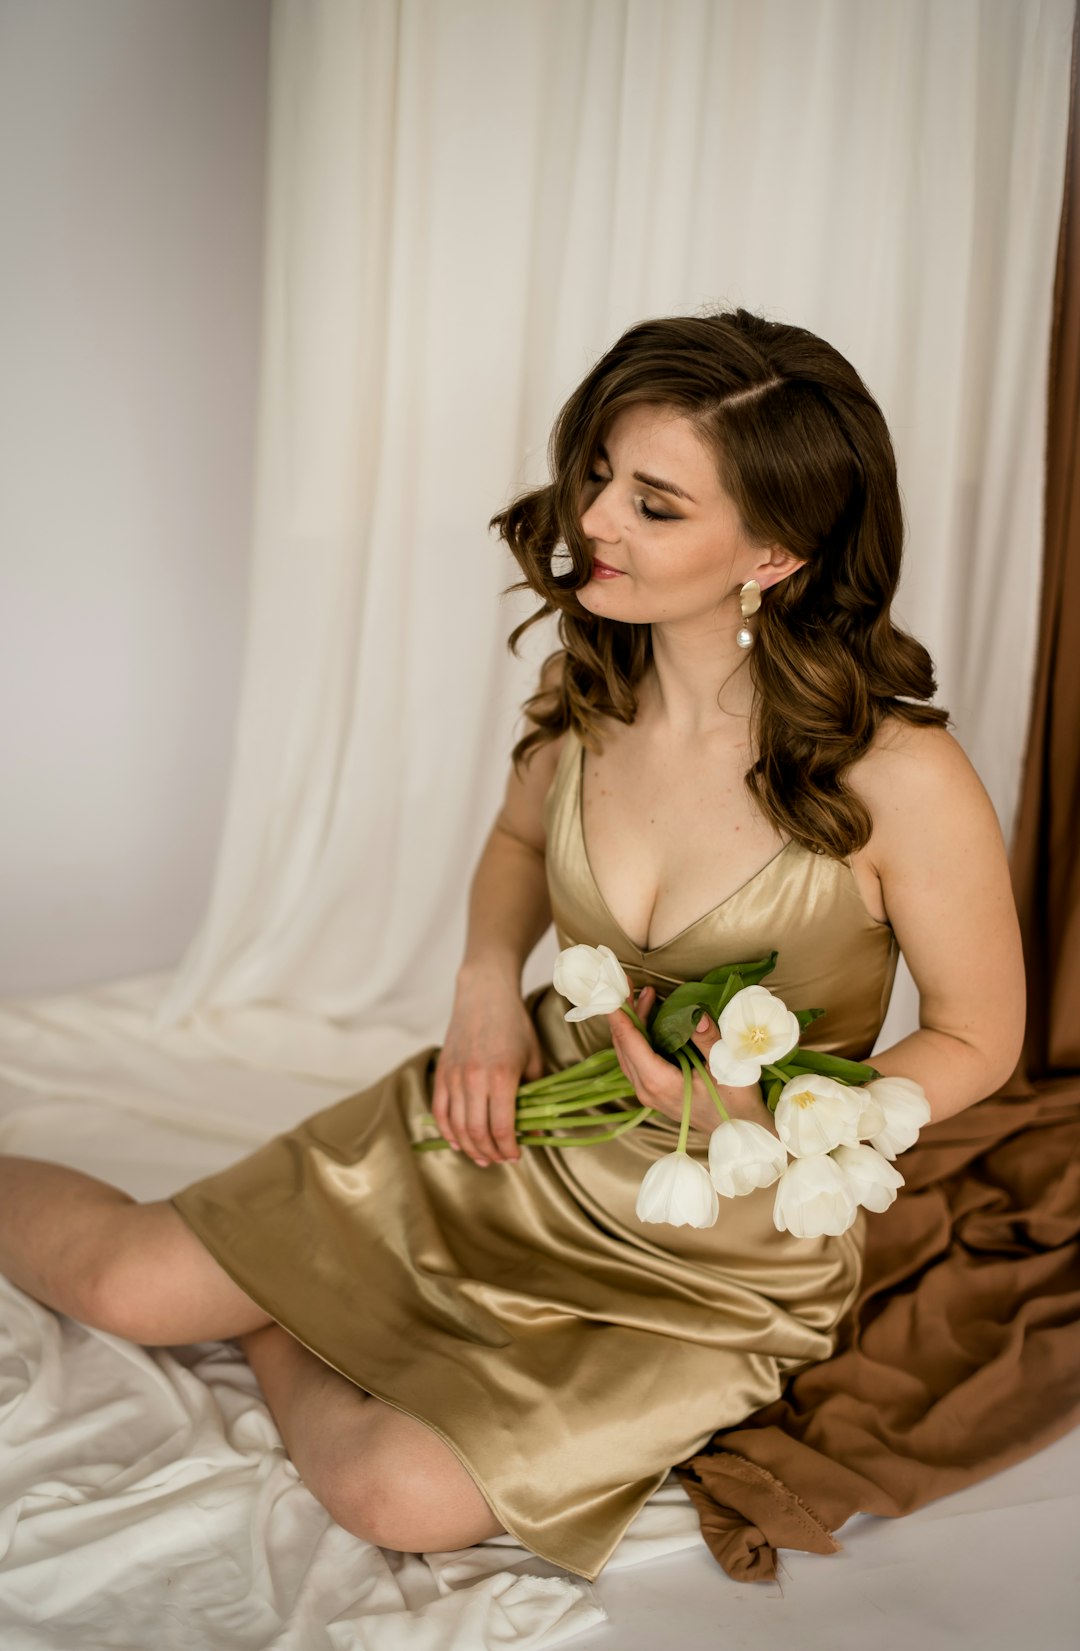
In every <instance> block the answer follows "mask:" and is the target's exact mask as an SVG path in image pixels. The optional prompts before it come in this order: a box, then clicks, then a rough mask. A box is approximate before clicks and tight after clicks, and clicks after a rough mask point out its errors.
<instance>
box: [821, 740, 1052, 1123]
mask: <svg viewBox="0 0 1080 1651" xmlns="http://www.w3.org/2000/svg"><path fill="white" fill-rule="evenodd" d="M850 779H851V782H852V789H853V790H854V791H856V792H857V794H858V795H859V796H860V797H862V799H863V801H864V802H865V803H866V804H867V807H868V808H869V809H870V813H871V817H872V819H873V822H874V830H873V836H872V838H871V841H870V844H869V845H868V850H867V853H868V858H869V859H870V862H871V864H872V865H873V866H874V867H875V869H876V871H877V874H878V876H879V878H880V879H881V887H882V894H883V897H884V901H885V910H886V912H887V913H888V916H889V921H890V923H891V924H892V927H893V930H894V932H895V934H896V938H897V940H898V941H899V943H900V950H901V951H902V953H903V955H904V958H905V960H906V962H907V965H908V968H909V969H910V970H911V974H912V977H913V979H914V981H915V984H916V986H917V987H918V990H919V1030H918V1031H917V1032H912V1033H910V1034H909V1035H908V1036H907V1037H905V1038H901V1039H900V1041H899V1043H894V1044H892V1045H890V1047H889V1048H888V1049H883V1050H880V1051H879V1052H878V1053H877V1054H876V1055H873V1056H870V1057H869V1060H870V1064H871V1065H872V1066H874V1067H876V1068H877V1070H878V1071H879V1072H880V1073H881V1074H882V1076H888V1077H903V1078H913V1079H914V1080H915V1082H916V1083H918V1084H921V1085H922V1088H923V1090H924V1091H925V1093H926V1098H927V1100H928V1101H929V1103H930V1119H931V1122H932V1123H936V1122H939V1121H940V1120H941V1119H943V1118H950V1117H952V1115H953V1114H954V1113H956V1112H962V1111H963V1110H964V1108H965V1107H968V1106H971V1105H972V1104H973V1102H975V1101H978V1100H982V1099H983V1098H984V1097H985V1096H987V1095H990V1094H992V1093H993V1092H994V1090H996V1089H997V1088H998V1087H999V1086H1000V1085H1001V1084H1003V1083H1004V1082H1005V1081H1006V1079H1007V1078H1009V1077H1010V1076H1011V1074H1012V1072H1013V1070H1014V1069H1015V1066H1016V1062H1017V1060H1018V1059H1019V1056H1020V1051H1021V1048H1022V1045H1023V1037H1024V1023H1025V1016H1026V1009H1027V1002H1026V988H1025V980H1024V957H1023V949H1022V946H1021V940H1020V925H1019V921H1018V919H1017V914H1016V904H1015V901H1014V899H1013V892H1012V883H1011V880H1010V875H1009V864H1008V857H1007V852H1006V847H1005V841H1004V838H1003V836H1002V832H1001V827H1000V825H999V823H998V818H997V815H996V813H995V812H994V806H993V804H992V803H991V801H990V798H989V796H988V795H987V793H986V790H985V788H984V786H983V784H982V781H981V780H980V779H979V776H978V774H977V773H976V772H975V769H974V768H973V767H972V765H971V762H970V761H969V760H968V757H967V755H966V754H965V752H964V749H963V747H962V746H961V745H960V744H959V742H958V741H957V740H956V739H954V738H953V736H952V735H951V734H950V733H949V732H948V731H947V730H946V729H944V728H936V727H925V726H921V727H913V726H911V725H910V724H896V725H895V728H894V731H892V732H891V734H890V737H889V738H888V739H887V740H886V741H884V742H882V743H881V744H880V745H879V746H878V747H877V748H876V749H875V750H874V751H873V752H872V754H871V755H870V756H869V757H867V758H864V759H863V760H862V761H861V762H860V763H859V764H858V765H856V767H855V768H854V769H852V771H851V775H850Z"/></svg>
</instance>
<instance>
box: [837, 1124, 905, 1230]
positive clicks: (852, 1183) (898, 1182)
mask: <svg viewBox="0 0 1080 1651" xmlns="http://www.w3.org/2000/svg"><path fill="white" fill-rule="evenodd" d="M829 1157H830V1158H831V1159H832V1161H833V1163H834V1164H839V1165H840V1168H841V1169H842V1170H843V1172H844V1174H845V1175H846V1176H847V1182H848V1186H849V1187H850V1188H851V1191H852V1193H853V1195H854V1197H855V1202H856V1203H857V1204H861V1205H862V1207H863V1209H864V1210H875V1211H876V1212H877V1214H878V1215H880V1214H881V1213H882V1212H883V1211H884V1210H887V1209H888V1207H889V1205H890V1204H893V1203H895V1201H896V1191H897V1188H898V1187H902V1186H903V1184H904V1177H903V1176H902V1175H901V1174H900V1171H899V1170H898V1169H894V1168H893V1166H892V1165H891V1164H890V1162H889V1160H888V1159H887V1158H883V1157H882V1156H881V1153H880V1152H875V1150H874V1148H873V1147H871V1146H867V1145H866V1143H865V1141H860V1143H859V1145H858V1146H857V1147H837V1148H836V1150H835V1152H830V1154H829Z"/></svg>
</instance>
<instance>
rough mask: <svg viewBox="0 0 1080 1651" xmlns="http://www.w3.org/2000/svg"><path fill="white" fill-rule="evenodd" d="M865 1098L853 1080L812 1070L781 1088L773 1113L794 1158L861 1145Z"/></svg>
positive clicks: (778, 1130)
mask: <svg viewBox="0 0 1080 1651" xmlns="http://www.w3.org/2000/svg"><path fill="white" fill-rule="evenodd" d="M862 1110H863V1101H862V1100H861V1099H860V1097H859V1093H858V1091H857V1090H856V1089H854V1088H853V1087H852V1086H851V1085H850V1084H844V1083H838V1082H837V1080H836V1079H835V1078H826V1077H822V1076H821V1075H820V1074H818V1073H817V1072H810V1073H808V1074H807V1075H806V1077H803V1078H792V1079H791V1081H790V1082H789V1083H786V1084H785V1085H784V1087H783V1089H782V1090H781V1091H780V1098H779V1100H778V1101H777V1103H776V1110H775V1111H774V1113H773V1117H774V1118H775V1120H776V1131H777V1134H778V1135H779V1136H780V1139H781V1140H782V1141H783V1143H784V1145H785V1146H786V1147H787V1149H788V1151H789V1152H790V1153H791V1155H792V1156H793V1157H794V1158H806V1157H808V1156H809V1155H810V1154H811V1153H820V1152H831V1151H832V1149H833V1147H838V1146H848V1147H853V1146H858V1144H859V1118H860V1116H861V1114H862Z"/></svg>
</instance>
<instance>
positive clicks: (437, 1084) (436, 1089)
mask: <svg viewBox="0 0 1080 1651" xmlns="http://www.w3.org/2000/svg"><path fill="white" fill-rule="evenodd" d="M431 1116H432V1117H433V1118H434V1119H435V1123H436V1126H437V1128H438V1131H439V1134H440V1135H441V1136H442V1137H443V1139H444V1140H447V1141H449V1142H450V1145H451V1146H452V1147H453V1149H454V1151H455V1152H460V1151H461V1148H460V1146H459V1145H458V1140H457V1136H456V1135H455V1134H454V1130H453V1126H452V1125H451V1123H450V1086H449V1084H448V1082H447V1078H446V1073H445V1072H444V1071H443V1068H442V1066H441V1065H439V1066H437V1067H436V1068H435V1081H434V1083H433V1084H432V1086H431Z"/></svg>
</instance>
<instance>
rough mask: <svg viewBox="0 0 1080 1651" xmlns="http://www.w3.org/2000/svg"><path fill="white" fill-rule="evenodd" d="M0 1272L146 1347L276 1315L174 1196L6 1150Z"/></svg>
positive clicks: (218, 1335) (215, 1334)
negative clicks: (143, 1193)
mask: <svg viewBox="0 0 1080 1651" xmlns="http://www.w3.org/2000/svg"><path fill="white" fill-rule="evenodd" d="M0 1273H3V1274H4V1275H5V1276H6V1277H7V1278H9V1279H11V1281H12V1283H13V1284H16V1285H18V1287H19V1289H20V1290H25V1292H26V1294H27V1295H29V1296H33V1297H34V1299H35V1300H36V1301H40V1302H41V1303H42V1304H43V1305H44V1306H46V1307H51V1308H52V1309H53V1310H54V1311H55V1312H58V1313H66V1314H67V1315H68V1316H69V1317H70V1318H74V1319H78V1320H79V1321H80V1322H81V1323H83V1324H90V1325H93V1326H94V1327H95V1328H96V1329H99V1330H108V1331H111V1332H112V1333H113V1334H115V1335H120V1336H126V1337H128V1339H129V1340H131V1341H135V1342H140V1343H142V1344H143V1345H144V1346H177V1345H180V1344H181V1343H184V1342H194V1341H213V1340H224V1339H226V1338H228V1337H231V1336H236V1335H240V1334H242V1333H243V1332H244V1331H247V1330H254V1329H256V1328H258V1327H259V1326H261V1325H265V1324H270V1323H272V1322H273V1320H272V1318H271V1316H270V1314H269V1313H266V1312H264V1311H263V1310H262V1308H261V1307H259V1306H258V1304H257V1303H256V1302H254V1301H252V1299H251V1297H250V1296H249V1295H247V1293H246V1292H245V1291H243V1290H242V1289H241V1288H240V1286H239V1285H238V1284H236V1283H235V1282H234V1281H233V1280H232V1279H231V1278H230V1277H229V1275H228V1273H226V1271H225V1269H224V1268H223V1267H221V1266H220V1265H219V1263H218V1262H217V1261H215V1259H214V1257H213V1256H212V1255H211V1254H210V1252H209V1250H208V1249H207V1248H206V1246H205V1245H204V1244H202V1243H200V1241H199V1239H198V1238H197V1237H196V1236H195V1234H194V1233H193V1232H192V1230H191V1228H190V1227H189V1226H188V1225H187V1223H186V1222H185V1221H184V1219H183V1217H182V1216H181V1215H180V1213H179V1211H178V1210H176V1209H174V1208H173V1206H172V1205H171V1204H170V1203H169V1202H168V1201H167V1200H162V1201H155V1202H152V1203H147V1204H140V1203H138V1202H137V1200H136V1199H134V1198H132V1197H131V1196H130V1194H129V1193H126V1192H123V1191H121V1189H120V1188H119V1187H114V1186H110V1184H109V1183H108V1182H107V1181H99V1180H98V1179H97V1177H96V1176H93V1175H86V1174H84V1172H83V1171H82V1170H76V1169H68V1168H67V1167H66V1166H65V1165H63V1164H51V1163H47V1162H45V1161H43V1160H42V1159H38V1158H20V1157H15V1156H14V1155H12V1154H9V1153H0Z"/></svg>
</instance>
